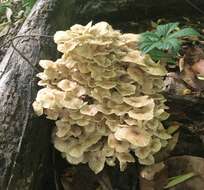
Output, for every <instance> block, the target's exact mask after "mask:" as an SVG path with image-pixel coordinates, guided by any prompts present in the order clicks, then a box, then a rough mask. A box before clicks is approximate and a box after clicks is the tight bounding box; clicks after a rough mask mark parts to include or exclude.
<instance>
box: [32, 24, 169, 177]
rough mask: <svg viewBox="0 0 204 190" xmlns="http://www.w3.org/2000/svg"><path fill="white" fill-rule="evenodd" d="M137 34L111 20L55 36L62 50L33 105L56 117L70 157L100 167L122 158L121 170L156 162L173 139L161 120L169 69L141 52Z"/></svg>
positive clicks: (48, 65) (58, 141)
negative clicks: (119, 28)
mask: <svg viewBox="0 0 204 190" xmlns="http://www.w3.org/2000/svg"><path fill="white" fill-rule="evenodd" d="M138 38H139V35H136V34H130V33H127V34H121V33H120V32H119V31H117V30H113V28H112V27H111V26H110V25H109V24H108V23H106V22H100V23H97V24H95V25H92V23H89V24H88V25H86V26H82V25H79V24H76V25H74V26H72V27H71V28H70V30H67V31H58V32H57V33H56V34H55V36H54V41H55V42H56V43H57V49H58V51H60V52H62V53H63V55H62V57H61V58H60V59H58V60H56V61H55V62H54V61H50V60H42V61H40V66H41V67H42V68H43V69H44V71H43V72H41V73H39V74H38V77H39V78H40V79H41V80H40V81H39V85H40V86H43V88H42V89H41V90H39V92H38V94H37V98H36V101H35V102H34V103H33V107H34V110H35V112H36V113H37V114H38V115H42V114H45V115H47V118H49V119H52V120H56V127H55V129H54V131H53V143H54V146H55V147H56V149H58V150H59V151H60V152H62V155H63V157H65V158H66V159H67V161H68V162H69V163H71V164H79V163H88V165H89V167H90V168H91V169H92V170H93V171H94V172H95V173H98V172H100V171H101V170H102V169H103V168H104V165H105V163H106V164H107V165H110V166H114V165H115V164H116V163H117V160H118V161H119V164H120V169H121V170H124V169H125V168H126V166H127V163H128V162H135V158H136V159H137V158H138V160H139V162H140V163H141V164H145V165H151V164H153V163H154V156H153V155H154V154H155V153H157V152H158V151H159V150H160V149H161V148H162V147H164V146H166V144H167V142H168V139H169V138H171V136H170V135H169V134H168V132H167V130H166V129H165V128H164V127H163V125H162V123H161V121H162V120H165V119H166V118H167V117H168V114H167V113H166V112H165V109H166V107H165V105H164V102H165V99H164V97H163V96H162V95H161V94H159V93H160V92H161V91H162V89H163V86H164V85H163V77H162V76H164V75H165V74H166V70H165V68H164V67H163V66H162V65H161V64H157V63H155V62H154V61H153V60H152V59H151V58H150V56H148V55H142V54H141V52H140V51H139V50H138V47H137V44H138Z"/></svg>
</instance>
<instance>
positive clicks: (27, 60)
mask: <svg viewBox="0 0 204 190" xmlns="http://www.w3.org/2000/svg"><path fill="white" fill-rule="evenodd" d="M23 37H30V38H35V37H46V38H53V36H49V35H40V34H31V35H19V36H15V37H13V38H11V39H9V40H7V41H6V42H5V43H4V44H3V45H2V46H0V49H1V48H2V47H4V46H5V45H6V44H8V43H11V46H12V47H13V49H14V50H15V51H16V52H17V53H18V54H19V55H20V56H21V57H22V58H23V59H24V60H25V61H26V62H27V63H28V64H29V65H30V66H31V67H32V68H33V69H34V70H35V71H36V72H40V70H39V69H37V68H36V67H35V66H34V65H32V63H31V62H30V61H29V59H28V58H27V57H26V56H25V55H23V53H22V52H21V51H20V50H19V49H18V48H16V46H15V45H14V40H16V39H18V38H23Z"/></svg>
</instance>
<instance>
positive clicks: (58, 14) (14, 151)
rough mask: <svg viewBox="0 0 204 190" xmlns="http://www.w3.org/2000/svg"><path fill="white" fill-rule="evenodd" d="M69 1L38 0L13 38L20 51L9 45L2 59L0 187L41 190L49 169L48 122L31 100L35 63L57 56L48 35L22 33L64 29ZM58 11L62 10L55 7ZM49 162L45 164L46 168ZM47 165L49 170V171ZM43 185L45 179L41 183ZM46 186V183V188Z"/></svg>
mask: <svg viewBox="0 0 204 190" xmlns="http://www.w3.org/2000/svg"><path fill="white" fill-rule="evenodd" d="M72 2H73V1H66V0H38V1H37V3H36V5H35V6H34V7H33V9H32V11H31V13H30V15H29V16H28V18H27V19H26V21H25V22H24V24H23V26H22V28H21V29H20V31H19V32H18V34H17V36H22V37H21V38H16V39H15V40H13V43H14V46H15V47H16V48H17V49H18V50H19V51H20V52H21V54H22V55H20V54H19V53H18V52H17V51H16V50H14V48H12V47H10V48H9V49H8V50H7V53H6V55H5V57H4V59H3V60H2V62H1V63H0V189H2V190H6V189H7V190H29V189H36V190H41V189H43V190H45V189H46V188H45V187H43V184H42V183H43V182H42V179H43V176H45V175H48V177H49V176H50V173H51V172H52V168H51V166H50V165H49V164H50V163H51V156H50V130H51V128H50V123H49V122H48V121H46V120H44V119H42V118H37V117H36V116H35V115H34V113H33V110H32V102H33V101H34V99H35V97H36V93H37V89H38V87H37V80H36V77H35V75H36V71H35V70H34V69H33V67H31V65H29V64H28V63H27V61H26V60H25V59H24V58H23V57H22V56H25V57H26V58H27V59H28V60H29V62H30V63H31V64H32V65H33V66H34V67H36V65H37V64H38V62H39V59H55V58H56V53H55V52H56V51H55V49H56V47H55V46H54V43H53V39H52V38H46V37H44V38H43V37H40V36H36V37H23V35H33V34H38V35H53V34H54V31H56V30H58V29H64V28H65V26H66V27H68V26H70V24H71V22H70V21H71V19H70V20H69V18H67V20H66V21H65V20H64V18H65V17H64V15H65V13H67V11H68V13H69V14H71V9H72ZM59 10H60V11H59ZM48 165H49V167H48ZM47 168H50V169H47ZM44 183H46V181H44ZM47 189H51V188H49V185H48V187H47Z"/></svg>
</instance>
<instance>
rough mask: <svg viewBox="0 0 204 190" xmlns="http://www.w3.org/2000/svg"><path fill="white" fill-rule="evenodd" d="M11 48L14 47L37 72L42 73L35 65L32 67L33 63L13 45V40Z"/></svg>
mask: <svg viewBox="0 0 204 190" xmlns="http://www.w3.org/2000/svg"><path fill="white" fill-rule="evenodd" d="M11 46H12V47H13V49H14V50H15V51H16V52H17V53H18V54H19V55H20V56H21V57H22V58H23V59H24V60H25V61H26V62H27V63H28V64H29V65H30V66H31V67H32V68H33V69H34V70H35V71H36V72H40V70H39V69H37V68H36V67H35V66H34V65H32V63H31V62H30V61H29V59H28V58H27V57H26V56H25V55H23V54H22V53H21V52H20V51H19V49H17V48H16V47H15V45H14V43H13V40H12V41H11Z"/></svg>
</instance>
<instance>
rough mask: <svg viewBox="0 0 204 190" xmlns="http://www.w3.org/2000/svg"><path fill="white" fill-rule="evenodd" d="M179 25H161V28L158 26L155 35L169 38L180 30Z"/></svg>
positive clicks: (175, 23) (176, 23)
mask: <svg viewBox="0 0 204 190" xmlns="http://www.w3.org/2000/svg"><path fill="white" fill-rule="evenodd" d="M178 25H179V23H178V22H174V23H168V24H163V25H159V26H157V29H156V32H155V33H156V34H157V35H158V36H167V35H168V34H170V33H171V32H172V31H174V30H176V29H177V28H178Z"/></svg>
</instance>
